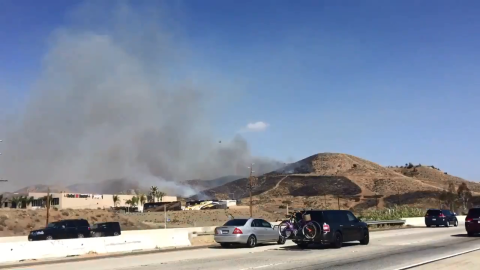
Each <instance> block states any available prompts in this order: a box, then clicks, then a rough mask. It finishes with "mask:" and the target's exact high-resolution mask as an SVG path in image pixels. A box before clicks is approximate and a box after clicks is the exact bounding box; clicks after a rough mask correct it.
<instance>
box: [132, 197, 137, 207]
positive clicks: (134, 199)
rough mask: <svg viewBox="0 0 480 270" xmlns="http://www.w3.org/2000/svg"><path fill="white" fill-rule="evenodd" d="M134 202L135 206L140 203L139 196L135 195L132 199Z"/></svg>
mask: <svg viewBox="0 0 480 270" xmlns="http://www.w3.org/2000/svg"><path fill="white" fill-rule="evenodd" d="M131 201H132V203H131V205H132V206H133V207H135V206H137V205H138V197H137V196H133V197H132V199H131Z"/></svg>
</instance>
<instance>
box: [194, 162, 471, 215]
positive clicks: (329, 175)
mask: <svg viewBox="0 0 480 270" xmlns="http://www.w3.org/2000/svg"><path fill="white" fill-rule="evenodd" d="M253 182H254V188H253V189H252V194H253V196H254V204H256V205H258V207H261V208H262V209H265V210H267V209H268V210H269V211H273V210H274V209H277V210H278V209H279V208H284V207H285V206H286V204H288V205H289V206H291V207H294V208H303V207H308V208H310V207H312V208H313V207H316V208H318V207H321V208H334V209H336V208H341V209H345V208H346V209H355V210H365V209H370V208H378V207H380V208H382V207H386V206H388V207H391V206H394V205H409V206H413V207H440V206H441V204H442V202H441V201H439V198H440V196H441V193H442V192H443V191H444V190H446V189H447V188H448V186H449V184H450V183H453V184H454V185H455V186H456V187H458V186H459V185H460V184H462V183H466V184H467V185H468V188H470V190H472V191H473V193H474V195H475V194H476V193H475V192H477V191H478V192H480V184H479V183H476V182H470V181H466V180H464V179H462V178H459V177H455V176H450V175H448V174H445V173H444V172H441V171H439V170H438V169H436V168H435V169H434V168H431V167H426V166H418V167H416V168H413V167H412V168H407V167H403V168H400V167H396V168H393V167H388V168H387V167H384V166H381V165H379V164H377V163H374V162H371V161H368V160H365V159H362V158H359V157H355V156H352V155H348V154H337V153H320V154H316V155H313V156H310V157H307V158H305V159H303V160H300V161H298V162H295V163H291V164H288V165H287V166H285V167H283V168H281V169H279V170H277V171H274V172H270V173H267V174H264V175H261V176H258V177H256V178H255V180H254V181H253ZM248 186H249V180H248V179H247V178H242V179H239V180H236V181H232V182H230V183H226V184H225V185H222V186H219V187H216V188H212V189H208V190H205V191H204V192H202V193H201V194H198V195H196V196H194V197H193V198H200V197H205V196H209V197H216V198H221V199H224V198H235V199H243V198H247V197H248V196H249V192H248Z"/></svg>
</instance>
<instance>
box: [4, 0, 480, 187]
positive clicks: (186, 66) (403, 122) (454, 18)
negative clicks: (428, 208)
mask: <svg viewBox="0 0 480 270" xmlns="http://www.w3.org/2000/svg"><path fill="white" fill-rule="evenodd" d="M100 2H101V3H102V4H99V3H100ZM118 2H121V1H96V2H93V3H97V4H93V5H87V6H88V7H86V8H85V6H84V4H83V3H82V1H73V0H71V1H61V0H58V1H48V0H45V1H34V0H31V1H30V0H28V1H27V0H20V1H19V0H0V93H1V96H0V109H1V111H0V112H1V116H2V118H4V119H3V120H4V121H5V119H6V120H7V121H13V120H11V119H18V115H19V114H26V115H28V113H27V112H28V111H29V110H34V109H32V108H43V109H47V107H48V108H50V109H51V110H52V112H51V113H52V115H54V114H55V113H54V112H55V111H56V109H58V110H59V111H62V110H63V111H68V110H69V109H70V108H68V106H66V107H65V106H63V107H62V108H54V107H50V106H47V107H45V106H44V107H42V106H39V107H36V106H32V105H28V104H29V103H27V101H29V100H32V99H35V98H37V100H38V99H39V96H40V99H41V96H42V94H40V93H41V92H42V91H44V90H39V89H46V88H48V89H50V88H52V87H53V88H55V87H58V86H59V85H61V83H62V81H63V80H64V78H63V77H62V76H64V75H65V74H62V73H61V72H64V71H62V67H64V66H65V63H64V62H62V61H66V60H65V58H64V56H65V55H64V54H63V52H61V51H58V50H59V48H61V49H64V50H65V51H66V52H69V50H68V48H69V46H72V47H74V48H77V49H78V48H79V47H80V45H79V44H81V43H82V42H84V41H85V40H88V34H92V35H95V37H96V38H100V40H96V41H95V42H100V43H99V44H103V45H96V43H88V42H87V43H86V44H85V46H92V47H91V48H90V50H89V53H88V55H85V58H86V59H89V60H90V61H95V59H97V58H102V60H103V61H107V60H108V59H110V58H111V59H115V61H118V59H119V57H120V56H119V55H117V53H118V54H120V55H121V56H122V57H125V59H130V60H132V58H134V59H133V60H132V61H136V63H141V65H139V66H141V68H142V70H147V73H148V75H146V74H145V73H137V74H133V76H136V77H134V78H133V79H132V80H133V81H135V80H139V81H142V82H144V81H145V80H144V78H148V79H146V80H148V81H149V84H148V85H149V86H148V87H147V88H149V87H152V85H156V84H155V82H152V83H150V81H152V78H156V74H155V72H160V73H161V76H160V77H167V78H166V79H165V80H166V81H168V86H169V87H171V88H172V89H176V88H175V87H181V88H182V89H183V88H184V87H186V86H185V85H187V86H192V87H193V88H195V87H196V86H198V85H200V87H201V89H208V91H203V90H202V91H201V93H202V94H205V93H208V94H207V95H206V96H204V97H206V101H202V103H201V105H202V106H204V107H205V108H206V109H205V110H204V112H202V114H203V115H204V117H202V119H203V120H205V121H206V122H208V125H209V130H208V132H207V133H208V134H206V133H205V137H208V138H209V140H210V141H213V140H215V141H216V142H218V141H220V140H221V141H225V142H228V141H230V140H231V139H232V138H233V137H234V136H235V134H236V133H241V134H242V136H243V137H244V138H245V139H246V140H247V141H248V143H249V148H250V149H251V152H252V153H253V155H255V156H265V157H271V158H273V159H277V160H287V159H295V160H296V159H300V158H304V157H306V156H309V155H311V154H314V153H317V152H342V153H349V154H353V155H356V156H359V157H362V158H366V159H369V160H372V161H374V162H378V163H380V164H382V165H397V164H398V165H400V164H404V163H406V162H413V163H422V164H432V165H435V166H436V167H440V168H441V169H442V170H445V171H448V172H449V173H450V174H453V175H458V176H461V177H464V178H467V179H469V180H480V172H478V171H476V170H475V169H474V168H475V167H476V165H477V164H476V161H477V160H478V159H479V158H480V147H479V145H478V144H477V143H476V139H477V138H478V137H479V135H480V131H479V126H480V124H479V123H478V120H477V118H478V116H480V114H479V113H480V107H478V106H476V105H477V104H478V103H479V100H480V94H478V93H477V94H475V91H476V90H475V89H478V87H479V83H480V76H476V75H475V74H476V73H475V71H474V70H475V69H476V68H477V63H479V62H480V53H479V52H478V48H479V47H480V38H479V37H480V35H479V34H480V19H479V18H478V14H480V2H478V1H473V0H472V1H458V2H453V1H427V0H425V1H409V0H403V1H356V0H352V1H333V0H332V1H319V0H316V1H314V0H312V1H307V0H304V1H301V0H300V1H286V0H285V1H284V0H272V1H268V0H263V1H253V0H252V1H229V0H218V1H217V0H204V1H194V0H191V1H140V0H136V1H131V2H130V3H131V4H130V5H129V10H133V11H136V10H143V11H142V12H146V13H139V14H153V15H152V16H151V17H148V16H149V15H148V16H147V15H144V16H147V17H148V19H149V20H151V21H149V20H147V19H145V17H144V16H138V17H135V16H133V17H129V20H130V21H123V22H122V23H120V24H115V25H116V26H117V27H120V28H122V27H126V28H131V29H127V31H126V32H128V35H122V34H121V33H123V31H124V29H116V28H115V27H113V28H109V27H106V26H107V25H108V26H111V24H109V23H107V22H106V21H109V18H110V17H109V16H111V13H112V12H111V11H112V10H114V6H115V5H114V3H118ZM125 2H126V1H125ZM155 2H156V3H157V4H156V5H155V4H152V3H155ZM146 3H149V4H148V7H147V4H146ZM147 9H148V10H147ZM79 10H80V11H79ZM145 10H147V11H145ZM103 15H104V16H103ZM155 20H157V21H155ZM151 24H158V25H160V27H161V30H157V28H152V29H154V31H156V32H157V33H160V34H161V35H162V36H165V38H166V39H168V44H163V43H161V44H159V43H158V42H157V41H150V39H149V36H144V35H138V36H135V30H138V29H143V28H142V27H143V26H145V28H149V26H150V25H151ZM155 27H158V26H155ZM116 31H118V32H119V33H120V34H119V35H118V37H119V38H118V39H117V38H111V37H117V36H116V33H117V32H116ZM145 33H148V31H147V30H146V31H145ZM102 38H105V40H102ZM110 38H111V39H110ZM143 39H145V40H146V41H145V42H143ZM139 40H140V41H142V42H140V41H139ZM162 40H163V39H162ZM115 42H118V43H115ZM120 43H121V44H122V45H121V46H120V45H118V44H120ZM111 44H113V45H115V46H114V47H121V48H123V49H122V50H120V51H119V52H115V51H111V50H109V48H110V47H109V46H110V45H111ZM138 44H141V45H138ZM117 45H118V46H117ZM97 46H98V51H96V49H95V48H97ZM102 46H103V47H102ZM122 46H123V47H122ZM102 50H105V52H108V55H107V56H105V54H103V53H101V52H102ZM156 52H158V54H157V53H156ZM95 53H97V54H98V55H95ZM103 56H105V57H103ZM133 56H135V57H133ZM65 57H67V58H68V57H69V56H65ZM77 57H78V55H77ZM109 57H110V58H109ZM103 58H106V59H103ZM59 59H60V60H59ZM82 59H83V57H78V58H74V59H69V61H72V62H69V67H68V68H72V67H73V70H76V69H77V68H80V67H79V66H76V64H75V63H76V62H81V61H82ZM99 61H100V60H99ZM112 61H113V60H112ZM108 63H110V62H108ZM108 63H107V64H105V65H103V66H101V65H100V66H99V65H92V64H91V63H90V64H89V65H86V66H85V67H82V68H81V70H82V71H85V70H87V71H88V72H92V71H91V68H93V67H95V68H98V69H102V68H110V69H111V68H113V67H117V66H118V65H121V64H122V63H127V62H125V61H124V62H118V63H115V65H114V66H109V65H108ZM164 63H168V65H164ZM70 65H71V66H70ZM79 65H80V64H79ZM150 66H151V67H152V69H149V68H148V67H150ZM52 67H53V70H49V68H52ZM68 68H67V69H68ZM129 68H132V67H131V65H128V66H127V67H126V69H127V70H126V71H125V73H122V75H118V74H117V75H116V76H119V78H123V79H125V82H123V83H122V84H128V83H130V80H129V79H127V78H125V76H126V77H128V74H131V73H132V72H133V73H135V72H136V71H138V70H136V69H135V68H136V67H135V66H134V67H133V70H128V69H129ZM68 70H70V69H68ZM49 72H50V73H49ZM88 72H87V73H88ZM102 72H105V71H104V70H102ZM67 73H68V72H67ZM95 73H96V72H95ZM98 74H100V75H98V76H101V74H102V73H101V72H100V73H98ZM106 74H107V73H106ZM139 74H140V75H139ZM107 75H108V76H110V75H111V74H109V73H108V74H107ZM58 77H60V78H58ZM82 78H83V77H82ZM82 78H74V80H73V82H78V80H81V79H82ZM89 78H90V77H87V79H89ZM65 80H67V79H65ZM52 81H55V83H52ZM65 83H67V84H68V83H72V81H69V82H65ZM102 83H105V82H102ZM52 84H53V86H52ZM93 84H94V83H93ZM178 85H181V86H178ZM95 87H98V85H95ZM186 88H188V87H186ZM35 91H36V93H37V95H38V96H36V97H35V95H34V93H35ZM45 91H46V90H45ZM50 92H51V93H50V96H49V97H50V101H52V100H51V99H52V97H55V96H56V95H55V94H54V93H57V92H53V90H50ZM73 92H74V91H73ZM167 92H168V91H167ZM32 93H33V94H32ZM182 93H183V92H182ZM209 95H211V96H209ZM144 98H145V96H144ZM190 98H191V97H190ZM135 101H136V100H135V99H133V100H132V102H135ZM142 101H145V100H142ZM172 104H178V103H176V101H175V102H173V103H172ZM172 104H170V105H169V106H173V107H177V106H175V105H172ZM207 105H208V106H207ZM149 106H154V105H152V104H150V105H149ZM169 106H167V107H164V109H162V111H159V112H158V113H164V111H163V110H170V109H172V110H173V109H175V108H170V107H169ZM29 108H30V109H29ZM148 108H150V107H147V108H146V109H144V110H143V113H144V114H145V115H149V113H150V112H151V111H149V110H148ZM189 108H191V107H189ZM130 109H132V110H134V108H130ZM72 110H73V111H75V110H78V111H83V110H85V108H84V107H82V109H78V108H72ZM152 111H154V109H153V108H152ZM191 113H192V114H195V113H194V112H191ZM30 114H34V113H31V112H30ZM144 114H139V115H140V116H142V115H144ZM145 115H144V116H145ZM189 115H190V114H189ZM37 117H40V116H38V115H37ZM175 117H178V118H179V119H180V118H182V117H185V116H184V115H175ZM172 119H173V118H169V120H172ZM182 119H183V118H182ZM191 120H192V121H193V120H195V121H194V122H192V123H191V125H203V122H202V123H201V124H200V122H197V121H196V119H191ZM29 121H30V122H29V123H30V124H29V130H30V132H32V134H33V133H34V130H35V128H33V127H32V125H33V126H35V125H34V124H32V123H37V122H36V120H35V119H31V120H29ZM63 121H67V120H66V119H63ZM82 121H83V120H82ZM152 121H153V120H152ZM133 122H134V121H132V123H133ZM153 122H155V121H153ZM25 123H26V122H25V121H24V123H23V125H26V124H25ZM56 123H58V122H56ZM151 123H152V122H149V121H146V123H145V124H143V123H138V124H139V125H141V126H142V128H147V127H148V128H151ZM168 123H170V122H168ZM168 123H167V124H168ZM249 123H250V126H247V124H249ZM52 125H53V124H52ZM6 127H7V126H4V127H1V126H0V134H6V133H8V131H5V128H6ZM8 127H10V126H8ZM42 127H44V125H42ZM249 127H250V128H251V129H253V130H254V131H256V132H246V131H248V128H249ZM24 128H25V127H24ZM37 128H41V127H37ZM19 130H22V129H21V128H20V129H19ZM199 130H200V129H199V128H195V131H199ZM201 130H202V132H196V133H195V134H197V133H201V134H204V132H203V131H204V130H203V129H201ZM250 131H251V130H250ZM72 132H74V131H72ZM183 132H187V133H188V132H189V128H188V124H184V129H183ZM4 136H6V135H4ZM31 136H33V135H30V137H28V138H29V139H30V140H31V139H32V137H31ZM85 136H86V135H84V136H83V137H82V141H84V140H85ZM89 136H90V135H89ZM91 136H100V135H98V134H96V135H91ZM125 136H126V137H128V136H127V135H125ZM169 136H173V135H169ZM49 138H50V139H51V137H49ZM128 138H129V137H128ZM182 138H183V137H182ZM8 143H9V142H7V141H4V142H3V143H2V144H3V146H2V145H0V149H5V148H6V146H5V145H6V144H8ZM17 143H18V142H17ZM36 143H41V142H36ZM65 143H67V142H65ZM152 143H153V142H152ZM77 147H80V146H79V145H77ZM90 147H92V145H90ZM197 148H198V147H197ZM197 148H196V149H197ZM11 149H15V148H11ZM198 149H199V148H198ZM11 151H14V150H11ZM43 151H46V150H45V149H44V150H43ZM0 152H1V151H0ZM3 152H4V154H3V155H2V156H1V157H0V175H1V172H2V164H3V166H5V162H2V159H4V160H5V159H6V155H12V154H16V155H18V153H6V152H5V151H3ZM183 154H184V153H182V155H183ZM182 155H179V157H177V158H180V157H182ZM86 156H88V155H86ZM192 162H193V161H192ZM75 166H76V165H75ZM24 169H25V170H28V168H24ZM3 170H5V168H3Z"/></svg>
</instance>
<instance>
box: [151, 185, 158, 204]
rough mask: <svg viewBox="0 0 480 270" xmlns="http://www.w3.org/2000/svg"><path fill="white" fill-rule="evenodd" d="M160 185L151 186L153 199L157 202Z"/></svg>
mask: <svg viewBox="0 0 480 270" xmlns="http://www.w3.org/2000/svg"><path fill="white" fill-rule="evenodd" d="M157 193H158V187H156V186H151V187H150V196H151V197H152V201H153V202H155V198H156V197H157Z"/></svg>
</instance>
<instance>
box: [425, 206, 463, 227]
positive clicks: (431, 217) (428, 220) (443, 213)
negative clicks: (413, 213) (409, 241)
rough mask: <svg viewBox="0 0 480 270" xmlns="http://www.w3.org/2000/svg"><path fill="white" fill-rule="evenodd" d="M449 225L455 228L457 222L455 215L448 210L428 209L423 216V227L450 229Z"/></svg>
mask: <svg viewBox="0 0 480 270" xmlns="http://www.w3.org/2000/svg"><path fill="white" fill-rule="evenodd" d="M451 225H453V226H455V227H457V226H458V220H457V217H456V215H455V213H453V212H452V211H450V210H445V209H428V210H427V213H426V214H425V226H427V227H430V226H437V227H438V226H445V227H450V226H451Z"/></svg>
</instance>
